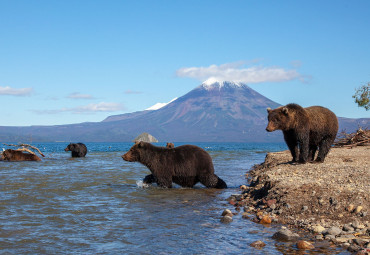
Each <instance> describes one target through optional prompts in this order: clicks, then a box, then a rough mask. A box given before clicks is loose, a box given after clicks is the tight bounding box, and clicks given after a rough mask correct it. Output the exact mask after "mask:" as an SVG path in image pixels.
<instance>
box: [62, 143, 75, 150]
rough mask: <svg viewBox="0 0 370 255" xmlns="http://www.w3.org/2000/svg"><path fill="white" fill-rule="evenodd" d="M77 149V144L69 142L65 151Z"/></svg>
mask: <svg viewBox="0 0 370 255" xmlns="http://www.w3.org/2000/svg"><path fill="white" fill-rule="evenodd" d="M74 149H75V144H74V143H70V144H68V146H67V148H65V149H64V151H73V150H74Z"/></svg>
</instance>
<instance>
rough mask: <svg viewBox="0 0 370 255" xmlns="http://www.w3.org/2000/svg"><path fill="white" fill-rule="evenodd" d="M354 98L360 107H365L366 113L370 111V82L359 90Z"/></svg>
mask: <svg viewBox="0 0 370 255" xmlns="http://www.w3.org/2000/svg"><path fill="white" fill-rule="evenodd" d="M352 97H353V98H354V99H355V102H356V103H357V104H358V106H359V107H364V108H365V109H366V111H368V110H370V82H368V83H367V84H366V85H363V86H362V87H360V88H358V89H357V90H356V93H355V94H354V95H353V96H352Z"/></svg>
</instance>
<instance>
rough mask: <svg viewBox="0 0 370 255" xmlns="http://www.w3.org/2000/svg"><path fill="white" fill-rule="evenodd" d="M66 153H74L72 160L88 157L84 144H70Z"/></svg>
mask: <svg viewBox="0 0 370 255" xmlns="http://www.w3.org/2000/svg"><path fill="white" fill-rule="evenodd" d="M64 151H72V158H79V157H85V156H86V153H87V148H86V145H85V144H83V143H70V144H69V145H68V146H67V148H65V149H64Z"/></svg>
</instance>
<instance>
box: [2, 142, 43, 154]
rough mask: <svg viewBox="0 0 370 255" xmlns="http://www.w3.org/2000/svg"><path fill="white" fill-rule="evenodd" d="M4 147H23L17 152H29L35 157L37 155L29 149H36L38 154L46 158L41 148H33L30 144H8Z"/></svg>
mask: <svg viewBox="0 0 370 255" xmlns="http://www.w3.org/2000/svg"><path fill="white" fill-rule="evenodd" d="M4 145H6V146H12V147H21V148H18V149H17V151H27V152H29V153H31V154H33V155H36V154H35V153H34V152H33V151H31V150H30V149H28V148H27V147H29V148H31V149H34V150H36V151H37V152H38V153H40V155H41V156H43V157H45V155H44V154H43V153H42V152H41V151H40V150H39V148H37V147H35V146H32V145H30V144H25V143H20V144H6V143H4Z"/></svg>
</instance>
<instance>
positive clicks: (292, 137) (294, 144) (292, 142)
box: [283, 130, 299, 162]
mask: <svg viewBox="0 0 370 255" xmlns="http://www.w3.org/2000/svg"><path fill="white" fill-rule="evenodd" d="M283 134H284V140H285V142H286V144H287V145H288V148H289V150H290V153H291V154H292V157H293V159H292V161H293V162H298V155H299V153H298V141H297V138H296V134H295V133H294V131H293V130H289V131H283Z"/></svg>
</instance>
